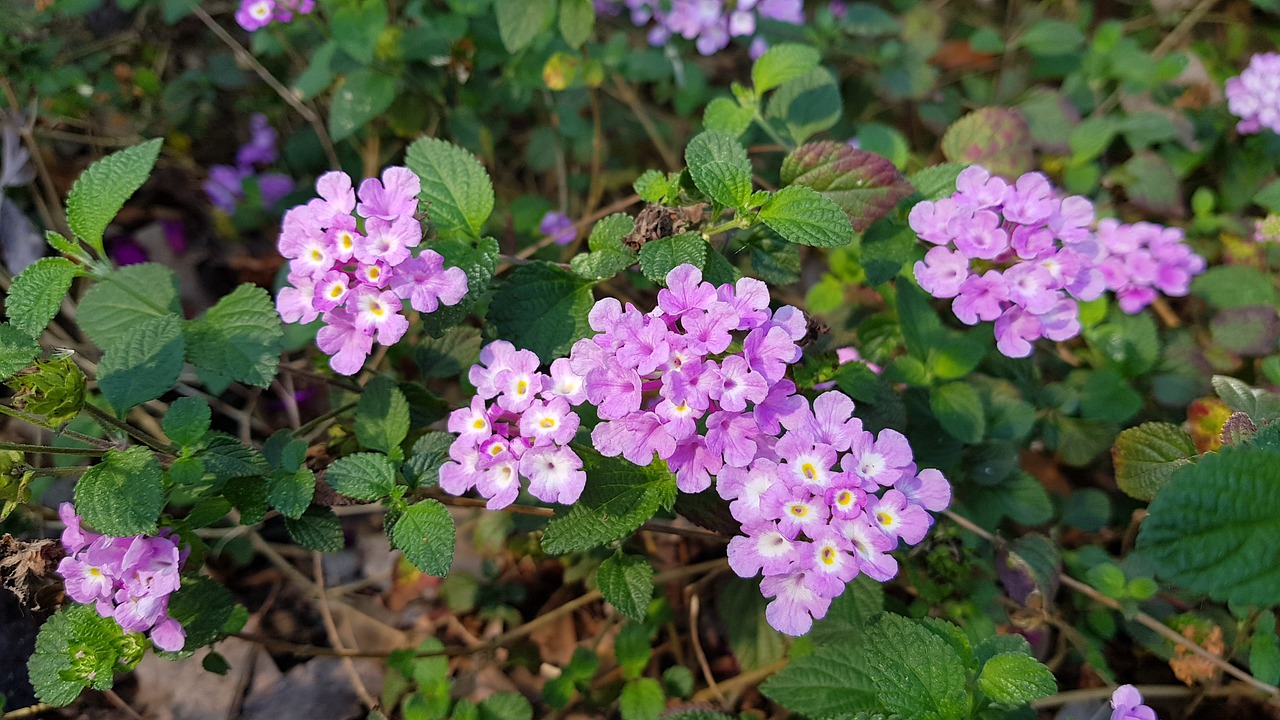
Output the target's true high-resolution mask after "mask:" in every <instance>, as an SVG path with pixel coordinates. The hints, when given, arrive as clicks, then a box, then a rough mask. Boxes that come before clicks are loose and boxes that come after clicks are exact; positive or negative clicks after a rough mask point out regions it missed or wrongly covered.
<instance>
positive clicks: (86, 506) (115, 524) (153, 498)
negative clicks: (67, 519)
mask: <svg viewBox="0 0 1280 720" xmlns="http://www.w3.org/2000/svg"><path fill="white" fill-rule="evenodd" d="M163 481H164V476H163V473H162V472H161V470H160V464H159V463H157V462H156V457H155V455H153V454H152V453H151V451H150V450H148V449H147V448H145V447H141V446H134V447H131V448H129V449H128V450H111V451H108V452H107V454H106V456H105V457H104V458H103V460H102V462H100V463H98V464H97V465H94V466H93V467H91V468H89V469H88V470H86V471H85V473H84V475H82V476H81V477H80V480H79V482H77V483H76V511H77V512H79V513H80V515H81V516H82V517H83V518H84V521H85V524H86V525H88V526H89V527H92V528H94V529H95V530H98V531H99V532H102V533H106V534H107V535H114V536H116V537H128V536H130V535H154V534H155V532H156V520H157V519H158V518H159V517H160V511H161V510H163V509H164V488H163V486H162V483H163Z"/></svg>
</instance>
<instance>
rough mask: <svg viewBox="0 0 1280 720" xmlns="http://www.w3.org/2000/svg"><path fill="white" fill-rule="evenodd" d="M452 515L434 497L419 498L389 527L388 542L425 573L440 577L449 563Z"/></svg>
mask: <svg viewBox="0 0 1280 720" xmlns="http://www.w3.org/2000/svg"><path fill="white" fill-rule="evenodd" d="M454 541H455V537H454V524H453V516H452V515H450V514H449V509H448V508H446V507H445V506H444V505H441V504H440V503H439V502H437V501H435V500H430V499H427V500H422V501H421V502H419V503H417V504H416V505H412V506H410V507H409V509H408V510H405V511H404V514H403V515H401V516H400V517H399V518H398V519H397V520H396V524H395V527H393V528H392V529H391V543H392V544H393V545H395V546H396V547H397V548H399V549H400V551H401V552H403V553H404V556H405V559H406V560H408V561H409V562H411V563H413V564H414V566H415V567H417V568H418V569H419V570H421V571H422V572H425V573H427V574H428V575H435V576H437V577H443V576H445V575H447V574H448V573H449V567H450V566H452V565H453V545H454Z"/></svg>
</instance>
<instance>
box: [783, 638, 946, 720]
mask: <svg viewBox="0 0 1280 720" xmlns="http://www.w3.org/2000/svg"><path fill="white" fill-rule="evenodd" d="M938 642H939V643H941V641H940V640H939V641H938ZM865 650H866V647H865V646H864V645H862V644H860V643H854V642H847V643H846V642H841V643H828V644H823V645H817V646H815V647H814V650H813V652H812V653H810V654H808V655H804V656H802V657H798V658H793V659H792V660H791V662H790V663H789V664H788V665H787V666H786V667H785V668H783V669H782V670H781V671H780V672H778V673H777V674H776V675H774V676H773V677H771V678H769V679H768V680H766V681H765V682H764V683H763V684H761V685H760V692H762V693H764V695H765V696H766V697H768V698H769V699H771V700H773V701H774V702H777V703H779V704H781V705H782V706H783V707H785V708H787V709H788V710H790V711H792V712H794V713H797V714H800V715H804V716H807V717H813V718H825V717H835V716H838V715H841V714H844V713H856V712H859V711H862V710H876V709H879V707H880V703H879V702H877V699H876V689H875V686H874V685H872V683H871V677H870V675H869V674H868V665H867V660H866V658H865V657H864V652H865ZM958 662H959V659H958V658H957V664H958Z"/></svg>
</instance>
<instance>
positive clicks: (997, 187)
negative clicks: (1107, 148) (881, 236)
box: [909, 165, 1205, 357]
mask: <svg viewBox="0 0 1280 720" xmlns="http://www.w3.org/2000/svg"><path fill="white" fill-rule="evenodd" d="M909 222H910V225H911V229H912V230H914V231H915V232H916V234H917V235H919V236H920V238H921V239H922V240H925V241H926V242H929V243H932V244H934V245H936V246H937V247H934V248H932V249H930V250H929V251H928V253H926V254H925V258H924V260H922V261H920V262H917V263H916V264H915V268H914V274H915V277H916V280H917V281H918V282H919V283H920V286H921V287H922V288H924V289H925V290H926V291H927V292H928V293H930V294H931V295H933V296H934V297H938V298H947V299H952V298H954V300H953V302H952V305H951V307H952V310H953V311H954V312H955V314H956V317H957V318H959V319H960V321H961V322H963V323H965V324H966V325H976V324H977V323H978V322H980V321H987V322H990V321H994V322H995V333H996V346H997V348H999V350H1000V352H1002V353H1004V354H1005V355H1007V356H1009V357H1026V356H1027V355H1030V354H1031V347H1032V343H1033V342H1034V341H1036V340H1037V339H1039V338H1042V337H1044V338H1049V339H1050V340H1056V341H1062V340H1067V339H1069V338H1072V337H1075V336H1076V335H1077V334H1079V332H1080V321H1079V306H1078V305H1077V301H1081V300H1083V301H1089V300H1094V299H1096V298H1098V297H1100V296H1101V295H1102V293H1103V292H1104V291H1105V290H1107V289H1111V290H1114V291H1115V292H1116V293H1117V294H1118V295H1119V296H1120V299H1121V302H1120V305H1121V308H1122V309H1124V310H1125V311H1126V312H1130V313H1134V312H1138V311H1139V310H1141V309H1142V308H1143V307H1145V306H1146V305H1147V304H1148V303H1150V302H1151V301H1152V300H1154V299H1155V292H1156V291H1157V290H1158V291H1160V292H1163V293H1165V294H1167V295H1185V294H1186V293H1187V292H1188V290H1189V287H1190V281H1191V278H1192V277H1193V276H1194V275H1196V274H1198V273H1200V272H1202V271H1203V270H1204V268H1205V262H1204V259H1203V258H1201V257H1200V256H1198V255H1196V254H1195V253H1193V252H1192V251H1191V250H1190V248H1188V247H1187V246H1186V245H1185V244H1184V243H1183V242H1182V240H1183V235H1182V231H1181V230H1179V229H1176V228H1164V227H1161V226H1159V225H1153V224H1151V223H1138V224H1136V225H1122V224H1119V223H1118V222H1115V221H1103V222H1102V223H1100V226H1099V228H1098V231H1097V232H1094V231H1093V229H1092V226H1093V223H1094V209H1093V204H1092V203H1091V202H1089V201H1088V200H1087V199H1085V198H1083V197H1080V196H1078V195H1072V196H1069V197H1065V198H1064V197H1060V196H1059V195H1058V193H1057V192H1056V191H1055V190H1054V188H1053V186H1052V185H1051V184H1050V183H1049V180H1048V178H1046V177H1045V176H1044V175H1043V174H1041V173H1037V172H1032V173H1027V174H1025V175H1023V176H1022V177H1020V178H1018V180H1017V181H1016V182H1014V183H1012V184H1011V183H1008V182H1006V181H1005V180H1003V179H1001V178H999V177H995V176H992V175H991V173H990V172H988V171H987V170H986V169H985V168H982V167H979V166H976V165H975V166H971V167H969V168H966V169H965V170H964V171H963V172H961V173H960V175H959V177H958V178H957V179H956V192H955V193H954V194H953V195H952V196H951V197H949V198H943V199H941V200H938V201H927V200H926V201H924V202H921V203H919V204H917V205H916V206H915V207H913V208H912V209H911V214H910V217H909Z"/></svg>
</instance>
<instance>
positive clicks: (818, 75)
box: [765, 67, 844, 145]
mask: <svg viewBox="0 0 1280 720" xmlns="http://www.w3.org/2000/svg"><path fill="white" fill-rule="evenodd" d="M843 110H844V101H843V100H842V99H841V97H840V87H839V85H837V84H836V78H835V76H834V75H832V74H831V72H830V71H828V70H827V69H826V68H821V67H819V68H814V69H813V70H810V71H809V72H807V73H805V74H804V75H801V76H800V77H797V78H794V79H792V80H788V81H787V82H785V83H783V84H782V86H781V87H779V88H778V89H777V90H776V91H775V92H774V93H773V96H772V97H770V98H769V104H768V105H767V106H766V108H765V117H766V118H768V119H770V120H776V121H778V122H781V123H782V125H783V127H785V128H786V131H787V134H788V135H790V136H791V139H792V140H794V141H795V142H796V144H797V145H799V144H801V143H803V142H804V141H806V140H808V139H809V138H810V137H813V135H814V134H815V133H820V132H822V131H823V130H827V129H829V128H830V127H832V126H833V125H835V124H836V123H837V122H839V121H840V115H841V113H842V111H843Z"/></svg>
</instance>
